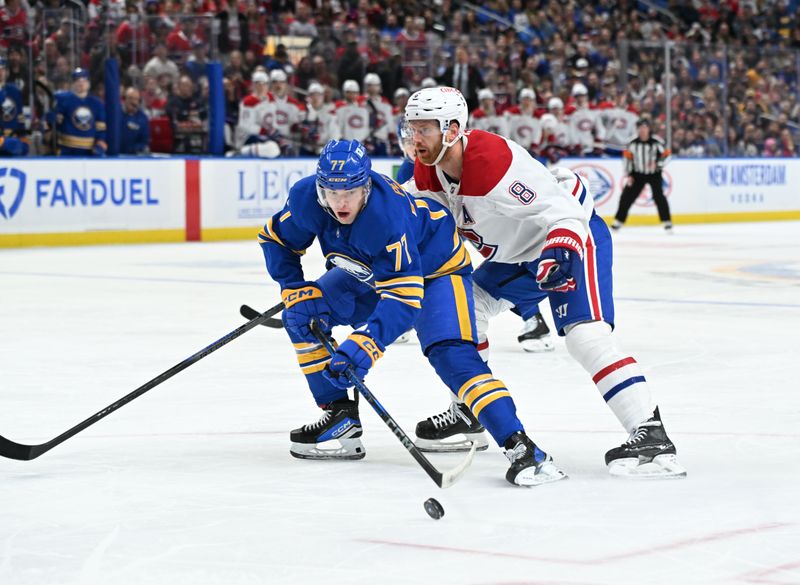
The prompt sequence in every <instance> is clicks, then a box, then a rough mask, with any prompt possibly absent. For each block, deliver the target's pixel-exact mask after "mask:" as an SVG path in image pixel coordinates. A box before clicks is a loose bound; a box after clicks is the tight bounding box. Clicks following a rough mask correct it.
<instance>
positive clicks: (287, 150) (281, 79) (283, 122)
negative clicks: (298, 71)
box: [269, 69, 306, 155]
mask: <svg viewBox="0 0 800 585" xmlns="http://www.w3.org/2000/svg"><path fill="white" fill-rule="evenodd" d="M269 81H270V94H271V95H272V103H273V107H274V109H275V119H274V122H273V126H274V128H275V132H276V135H277V138H278V143H279V144H280V145H281V150H282V151H283V153H284V154H288V155H296V154H297V149H296V148H295V146H294V144H295V142H296V141H295V140H293V138H294V135H295V134H297V133H298V130H299V127H300V123H301V122H302V121H303V117H304V116H305V109H306V108H305V106H304V105H303V104H302V103H300V102H299V101H298V100H296V99H295V98H293V97H292V96H291V95H290V93H289V79H288V77H287V75H286V72H285V71H284V70H283V69H273V70H272V71H270V74H269Z"/></svg>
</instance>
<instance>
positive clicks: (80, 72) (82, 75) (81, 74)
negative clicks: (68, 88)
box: [72, 67, 89, 81]
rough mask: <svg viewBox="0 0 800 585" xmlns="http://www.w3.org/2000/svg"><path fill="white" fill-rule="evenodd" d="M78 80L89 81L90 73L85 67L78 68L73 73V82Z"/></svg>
mask: <svg viewBox="0 0 800 585" xmlns="http://www.w3.org/2000/svg"><path fill="white" fill-rule="evenodd" d="M76 79H89V71H87V70H86V69H84V68H83V67H76V68H75V69H74V70H73V71H72V81H75V80H76Z"/></svg>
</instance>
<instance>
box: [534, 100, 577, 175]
mask: <svg viewBox="0 0 800 585" xmlns="http://www.w3.org/2000/svg"><path fill="white" fill-rule="evenodd" d="M541 122H542V145H541V148H540V149H539V151H540V153H541V156H542V157H544V158H546V159H548V160H549V161H550V162H555V161H557V160H558V159H560V158H562V157H564V156H567V155H568V154H569V153H570V149H571V148H572V139H571V136H570V134H571V132H570V129H569V124H568V123H567V117H566V116H565V114H564V101H563V100H562V99H561V98H559V97H551V98H550V99H549V100H548V101H547V113H546V114H543V115H542V118H541Z"/></svg>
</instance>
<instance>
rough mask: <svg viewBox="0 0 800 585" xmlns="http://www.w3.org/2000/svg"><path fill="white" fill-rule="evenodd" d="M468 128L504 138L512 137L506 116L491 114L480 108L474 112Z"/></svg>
mask: <svg viewBox="0 0 800 585" xmlns="http://www.w3.org/2000/svg"><path fill="white" fill-rule="evenodd" d="M468 126H469V127H470V128H475V129H477V130H484V131H486V132H491V133H493V134H499V135H500V136H504V137H509V136H510V135H511V131H510V130H509V128H508V118H507V117H506V116H505V115H504V114H497V113H489V112H485V111H484V110H482V109H480V108H478V109H477V110H475V111H474V112H472V116H471V117H470V122H469V124H468Z"/></svg>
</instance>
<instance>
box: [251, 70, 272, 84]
mask: <svg viewBox="0 0 800 585" xmlns="http://www.w3.org/2000/svg"><path fill="white" fill-rule="evenodd" d="M250 80H251V81H252V82H253V83H269V76H268V75H267V72H266V71H261V70H260V69H256V70H255V71H253V76H252V77H251V78H250Z"/></svg>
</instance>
